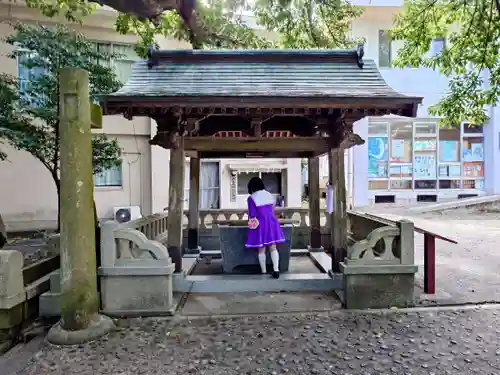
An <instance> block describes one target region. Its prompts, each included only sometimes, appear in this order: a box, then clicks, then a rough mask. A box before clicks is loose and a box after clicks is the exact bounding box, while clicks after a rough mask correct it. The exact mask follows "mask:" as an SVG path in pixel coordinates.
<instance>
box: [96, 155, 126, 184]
mask: <svg viewBox="0 0 500 375" xmlns="http://www.w3.org/2000/svg"><path fill="white" fill-rule="evenodd" d="M114 170H119V171H120V174H119V176H120V182H119V184H114V183H111V182H109V183H108V182H104V184H100V183H98V182H97V177H98V176H99V175H104V174H105V173H108V172H111V171H114ZM92 181H93V183H94V188H95V189H104V190H105V189H116V190H121V189H123V161H122V162H121V163H120V165H119V166H116V167H113V168H107V169H105V170H104V171H102V172H101V173H98V174H95V173H94V174H93V175H92Z"/></svg>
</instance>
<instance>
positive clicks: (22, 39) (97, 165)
mask: <svg viewBox="0 0 500 375" xmlns="http://www.w3.org/2000/svg"><path fill="white" fill-rule="evenodd" d="M13 27H14V33H13V34H12V35H10V36H8V37H7V38H6V42H7V43H8V44H10V45H12V46H15V48H14V50H13V52H12V53H11V54H10V57H11V58H13V59H17V60H18V61H19V64H20V66H21V67H22V69H21V71H22V72H21V74H20V79H18V78H17V77H14V76H9V75H6V74H2V75H0V124H1V125H0V140H3V141H4V142H6V143H8V144H9V145H10V146H12V147H14V148H15V149H18V150H23V151H27V152H29V153H30V154H32V155H33V156H34V157H35V158H37V159H38V160H39V161H40V162H41V163H42V164H43V165H44V166H45V167H46V168H47V169H48V170H49V171H50V172H51V174H52V176H53V178H54V180H55V182H56V185H58V181H59V179H58V171H59V135H58V127H59V108H58V103H59V93H58V71H59V70H60V68H63V67H73V68H82V69H85V70H87V71H88V72H89V80H90V92H91V99H93V100H94V99H96V95H97V94H101V93H109V92H113V91H116V90H117V89H118V88H119V87H120V86H121V84H120V82H118V81H117V79H116V76H115V74H114V72H113V70H112V69H111V68H110V67H109V66H107V65H109V64H106V62H109V61H110V59H112V58H116V57H117V56H115V55H112V54H109V53H106V52H102V51H98V50H97V48H96V45H95V44H94V43H93V42H91V41H89V40H87V39H86V38H85V37H84V36H83V35H81V34H78V33H75V32H73V31H69V30H68V29H66V28H63V27H56V28H46V27H43V26H28V25H23V24H21V23H18V24H16V25H13ZM20 88H22V90H19V89H20ZM92 143H93V155H92V156H93V167H94V172H96V173H99V172H102V171H103V170H104V169H106V168H111V167H113V166H117V165H119V163H120V148H119V146H118V143H117V142H116V141H109V140H107V138H106V137H105V136H96V137H93V141H92Z"/></svg>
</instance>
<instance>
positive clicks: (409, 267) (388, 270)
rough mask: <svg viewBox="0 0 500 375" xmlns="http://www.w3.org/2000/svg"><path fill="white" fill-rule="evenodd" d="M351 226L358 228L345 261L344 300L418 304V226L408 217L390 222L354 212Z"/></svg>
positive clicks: (367, 304)
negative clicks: (415, 239)
mask: <svg viewBox="0 0 500 375" xmlns="http://www.w3.org/2000/svg"><path fill="white" fill-rule="evenodd" d="M349 221H350V227H351V230H355V231H356V230H357V232H355V233H354V234H353V237H357V238H360V237H362V236H364V235H365V234H366V233H367V232H368V231H369V230H371V231H370V232H369V233H368V234H366V237H365V238H363V239H359V240H355V242H354V243H352V244H351V245H350V246H349V249H348V254H347V257H346V259H345V260H344V262H342V263H341V264H340V266H341V267H340V268H341V272H342V273H343V275H344V294H343V303H344V305H345V306H346V307H347V308H351V309H364V308H388V307H392V306H397V307H404V306H411V305H413V304H414V284H415V273H416V272H417V270H418V267H417V266H416V265H415V264H414V263H415V260H414V251H415V246H414V226H413V223H412V222H410V221H406V220H400V221H398V222H397V223H396V225H387V223H386V222H382V221H377V220H376V219H374V218H373V217H366V216H364V215H363V214H359V213H353V214H352V215H350V217H349Z"/></svg>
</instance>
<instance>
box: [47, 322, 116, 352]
mask: <svg viewBox="0 0 500 375" xmlns="http://www.w3.org/2000/svg"><path fill="white" fill-rule="evenodd" d="M114 329H115V323H114V322H113V320H111V319H110V318H108V317H107V316H104V315H97V319H96V320H95V321H93V322H92V323H91V324H90V326H89V327H88V328H86V329H82V330H79V331H67V330H65V329H63V328H62V327H61V324H60V322H59V323H57V324H56V325H54V326H52V328H51V329H50V330H49V333H48V334H47V340H48V341H49V342H50V343H51V344H54V345H78V344H83V343H86V342H89V341H94V340H97V339H99V338H101V337H102V336H104V335H107V334H108V333H110V332H111V331H113V330H114Z"/></svg>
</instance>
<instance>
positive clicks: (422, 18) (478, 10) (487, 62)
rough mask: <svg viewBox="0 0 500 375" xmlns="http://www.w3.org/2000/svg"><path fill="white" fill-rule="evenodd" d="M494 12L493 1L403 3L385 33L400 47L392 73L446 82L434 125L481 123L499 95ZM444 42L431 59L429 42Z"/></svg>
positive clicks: (499, 30) (498, 26)
mask: <svg viewBox="0 0 500 375" xmlns="http://www.w3.org/2000/svg"><path fill="white" fill-rule="evenodd" d="M499 11H500V9H497V2H496V1H493V0H484V1H472V2H461V1H453V0H437V1H436V0H406V1H405V6H404V10H403V12H402V13H401V14H399V15H398V16H397V17H396V19H395V25H394V27H393V29H392V30H391V36H392V38H393V39H394V40H402V41H404V47H403V48H401V49H400V50H399V51H398V57H397V60H396V61H395V62H394V64H395V66H398V67H408V66H411V67H425V68H432V69H436V70H438V71H439V72H440V73H441V74H444V75H445V76H447V77H449V86H448V92H447V93H446V95H445V96H444V97H443V98H442V99H441V100H440V101H439V102H438V103H437V104H436V105H434V106H431V107H430V108H429V112H430V113H431V114H434V115H437V116H443V118H442V120H441V123H440V125H441V126H443V127H452V126H457V125H460V123H461V122H463V121H467V122H470V123H473V124H483V123H485V122H486V121H487V115H486V112H485V111H486V106H487V105H491V104H493V105H494V104H496V101H497V97H498V95H499V93H500V86H499V84H500V81H499V78H500V60H499V47H500V39H499V36H500V14H499ZM436 38H446V45H445V48H444V50H443V51H442V52H441V53H439V54H437V55H434V56H433V55H431V54H430V53H429V48H430V46H431V43H432V40H433V39H436Z"/></svg>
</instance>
